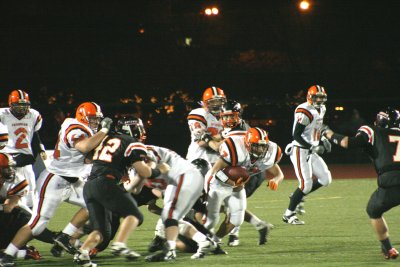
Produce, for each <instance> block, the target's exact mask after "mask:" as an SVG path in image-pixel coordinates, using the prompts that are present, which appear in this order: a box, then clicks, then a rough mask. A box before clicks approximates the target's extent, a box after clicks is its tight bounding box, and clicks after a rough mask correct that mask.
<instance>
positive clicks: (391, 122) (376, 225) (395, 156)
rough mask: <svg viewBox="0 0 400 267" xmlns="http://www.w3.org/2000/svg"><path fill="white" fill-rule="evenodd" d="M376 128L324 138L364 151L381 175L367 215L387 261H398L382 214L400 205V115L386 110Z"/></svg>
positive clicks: (364, 128)
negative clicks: (349, 134)
mask: <svg viewBox="0 0 400 267" xmlns="http://www.w3.org/2000/svg"><path fill="white" fill-rule="evenodd" d="M374 124H375V125H374V126H368V125H364V126H361V127H360V128H359V129H358V131H357V133H356V136H355V137H349V136H344V135H341V134H338V133H334V132H333V131H332V130H330V129H326V130H325V132H324V134H325V135H326V137H327V138H328V139H329V140H331V141H332V142H333V143H334V144H336V145H339V146H341V147H343V148H357V147H359V148H364V150H363V151H365V152H366V153H367V154H368V156H369V157H370V158H371V160H372V162H373V164H374V167H375V170H376V172H377V174H378V189H377V190H376V191H375V192H374V193H372V195H371V197H370V199H369V201H368V205H367V213H368V216H369V217H370V219H371V224H372V227H373V229H374V230H375V233H376V235H377V237H378V240H379V241H380V243H381V249H382V253H383V256H384V258H385V259H396V258H397V257H398V255H399V252H398V251H397V250H396V249H395V248H394V247H393V246H392V244H391V242H390V239H389V227H388V225H387V223H386V221H385V218H384V217H383V214H384V213H385V212H387V211H388V210H390V209H392V208H393V207H396V206H399V205H400V113H399V111H398V110H395V109H392V108H390V107H389V108H387V110H386V111H381V112H379V113H378V114H377V116H376V120H375V123H374Z"/></svg>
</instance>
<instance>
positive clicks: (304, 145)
mask: <svg viewBox="0 0 400 267" xmlns="http://www.w3.org/2000/svg"><path fill="white" fill-rule="evenodd" d="M326 100H327V94H326V91H325V88H324V87H322V86H320V85H313V86H311V87H310V88H309V89H308V93H307V101H306V102H304V103H302V104H300V105H299V106H297V107H296V109H295V112H294V123H293V139H294V140H293V142H292V143H290V144H289V145H287V146H286V149H285V153H286V154H287V155H290V160H291V161H292V164H293V167H294V170H295V172H296V176H297V179H298V181H299V186H298V188H297V189H296V190H295V191H294V192H293V194H292V195H291V197H290V202H289V206H288V208H287V210H286V211H285V212H284V214H283V217H282V220H283V221H284V222H285V223H288V224H293V225H302V224H304V221H301V220H299V219H298V218H297V216H296V208H297V207H298V205H299V204H300V203H301V202H302V200H303V198H304V196H306V195H308V194H310V193H311V192H314V191H315V190H317V189H319V188H320V187H321V186H328V185H329V184H330V183H331V182H332V176H331V172H330V171H329V169H328V166H327V165H326V164H325V161H324V160H323V159H322V157H321V156H320V155H322V154H323V153H324V152H325V151H326V152H330V149H331V145H330V143H329V141H328V140H326V138H321V127H322V126H323V121H324V116H325V112H326V107H325V102H326ZM313 175H315V176H316V177H317V179H315V180H313V179H312V177H313Z"/></svg>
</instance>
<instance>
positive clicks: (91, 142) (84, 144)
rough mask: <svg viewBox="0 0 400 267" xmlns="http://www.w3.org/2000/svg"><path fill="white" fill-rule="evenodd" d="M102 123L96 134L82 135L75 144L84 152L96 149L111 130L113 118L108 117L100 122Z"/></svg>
mask: <svg viewBox="0 0 400 267" xmlns="http://www.w3.org/2000/svg"><path fill="white" fill-rule="evenodd" d="M100 125H101V129H100V131H98V132H97V133H96V134H95V135H93V136H91V137H86V138H85V137H84V136H81V137H80V138H79V139H78V140H75V142H74V144H73V146H74V147H75V148H76V149H77V150H78V151H79V152H81V153H83V154H86V153H88V152H90V151H92V150H93V149H95V148H96V147H97V146H98V145H99V144H100V142H101V141H102V140H103V139H104V137H106V135H107V134H108V132H109V131H110V129H111V125H112V119H110V118H107V117H106V118H104V119H103V120H102V121H101V122H100Z"/></svg>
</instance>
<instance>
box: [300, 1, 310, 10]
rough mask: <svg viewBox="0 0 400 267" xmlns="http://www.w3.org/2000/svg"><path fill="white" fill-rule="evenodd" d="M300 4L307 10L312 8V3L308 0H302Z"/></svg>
mask: <svg viewBox="0 0 400 267" xmlns="http://www.w3.org/2000/svg"><path fill="white" fill-rule="evenodd" d="M299 6H300V8H301V9H303V10H307V9H309V8H310V3H309V2H308V1H301V2H300V5H299Z"/></svg>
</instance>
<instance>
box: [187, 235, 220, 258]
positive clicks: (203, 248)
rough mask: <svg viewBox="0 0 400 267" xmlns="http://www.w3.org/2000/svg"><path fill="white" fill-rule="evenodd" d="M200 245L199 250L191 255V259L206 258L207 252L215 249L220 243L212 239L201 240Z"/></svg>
mask: <svg viewBox="0 0 400 267" xmlns="http://www.w3.org/2000/svg"><path fill="white" fill-rule="evenodd" d="M198 245H199V248H198V249H197V252H196V253H195V254H193V255H192V256H191V257H190V258H191V259H201V258H204V256H205V255H206V253H207V252H209V251H212V250H215V249H216V248H217V246H218V244H217V243H215V242H214V241H212V240H211V239H207V240H206V241H202V242H199V243H198Z"/></svg>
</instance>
